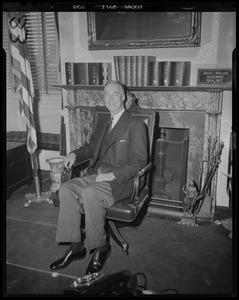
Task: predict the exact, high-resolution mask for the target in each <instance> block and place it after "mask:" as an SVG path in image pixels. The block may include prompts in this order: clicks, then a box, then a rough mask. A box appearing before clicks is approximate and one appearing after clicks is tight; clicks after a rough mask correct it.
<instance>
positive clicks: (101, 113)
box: [94, 102, 157, 187]
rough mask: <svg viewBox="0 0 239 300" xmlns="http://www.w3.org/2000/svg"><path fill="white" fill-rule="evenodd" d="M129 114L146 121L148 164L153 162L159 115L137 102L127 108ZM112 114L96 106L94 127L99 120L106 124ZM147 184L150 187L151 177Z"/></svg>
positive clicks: (103, 107)
mask: <svg viewBox="0 0 239 300" xmlns="http://www.w3.org/2000/svg"><path fill="white" fill-rule="evenodd" d="M127 110H128V111H129V113H130V114H131V115H133V116H135V117H137V118H140V119H142V120H143V121H144V123H145V124H146V126H147V129H148V131H147V132H148V153H149V159H148V163H149V162H152V160H153V147H154V132H155V124H156V122H157V113H156V112H155V110H153V109H144V108H141V107H139V106H138V105H137V104H136V103H135V102H132V104H131V106H130V107H128V108H127ZM109 114H110V112H109V111H108V109H107V108H106V107H105V106H96V111H95V118H94V125H95V124H97V121H98V119H103V120H105V122H107V120H108V116H109ZM146 184H147V186H148V187H149V176H147V180H146Z"/></svg>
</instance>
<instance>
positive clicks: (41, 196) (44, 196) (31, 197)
mask: <svg viewBox="0 0 239 300" xmlns="http://www.w3.org/2000/svg"><path fill="white" fill-rule="evenodd" d="M31 159H32V164H33V171H34V182H35V187H36V193H35V194H34V193H33V194H26V195H25V198H26V200H27V202H26V203H25V204H24V207H28V206H29V205H30V204H31V203H39V202H43V201H46V202H48V203H49V204H52V203H53V201H52V200H50V195H51V192H50V191H48V192H44V193H41V189H40V180H39V176H38V171H37V162H36V154H35V153H33V154H31Z"/></svg>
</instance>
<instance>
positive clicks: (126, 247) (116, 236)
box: [108, 221, 129, 255]
mask: <svg viewBox="0 0 239 300" xmlns="http://www.w3.org/2000/svg"><path fill="white" fill-rule="evenodd" d="M108 224H109V226H110V229H111V233H112V237H113V239H114V240H115V241H116V243H117V244H118V245H119V246H120V247H121V249H122V250H123V252H124V253H125V254H126V255H128V254H129V251H128V250H129V244H128V243H127V242H126V241H125V240H124V238H123V237H122V235H121V234H120V232H119V230H118V228H117V227H116V226H115V224H114V223H113V222H112V221H108Z"/></svg>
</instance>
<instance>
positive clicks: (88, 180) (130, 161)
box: [50, 81, 148, 275]
mask: <svg viewBox="0 0 239 300" xmlns="http://www.w3.org/2000/svg"><path fill="white" fill-rule="evenodd" d="M124 101H125V91H124V87H123V85H122V84H121V83H120V82H116V81H108V82H107V83H106V85H105V87H104V102H105V106H106V107H107V109H108V110H109V111H110V115H111V118H110V119H112V118H113V121H112V124H111V127H109V125H107V123H105V122H102V121H99V123H98V124H97V125H96V126H95V129H94V133H93V134H92V136H91V138H90V141H89V143H86V144H85V145H84V146H83V147H80V148H79V149H77V150H75V151H72V152H70V153H69V154H68V156H67V157H66V158H65V162H64V163H65V166H66V167H69V168H71V167H72V165H73V164H74V162H75V160H77V158H87V157H93V165H92V167H91V169H90V171H89V172H88V174H87V175H86V176H83V177H80V178H78V177H77V178H73V179H71V180H69V181H68V182H65V183H63V184H62V185H61V187H60V189H59V199H60V208H59V217H58V226H57V233H56V242H70V244H71V246H70V249H69V250H68V251H67V253H66V254H65V255H64V256H63V257H62V258H60V259H58V260H57V261H55V262H54V263H52V264H51V266H50V269H52V270H57V269H61V268H64V267H66V266H68V265H69V264H70V263H71V262H72V261H75V260H80V259H83V258H84V257H85V256H86V249H87V250H88V251H91V250H92V251H93V250H94V253H93V255H92V258H91V260H90V263H89V265H88V267H87V270H86V274H87V275H88V274H92V273H95V272H99V271H100V270H101V269H102V268H103V266H104V264H105V262H106V260H107V258H108V257H109V255H110V252H111V247H110V244H109V243H107V240H106V232H105V228H104V225H105V214H106V209H107V208H108V207H110V206H112V205H113V204H114V203H115V202H116V201H120V200H122V199H125V198H127V197H130V196H131V193H132V190H133V179H134V175H135V174H136V173H137V171H139V170H140V169H141V168H143V167H144V166H145V165H146V164H147V161H148V152H147V151H148V150H147V149H148V145H147V131H146V126H145V124H144V122H143V121H142V120H140V119H138V118H136V117H134V116H132V115H130V113H129V112H128V111H127V110H126V109H125V108H124ZM80 205H81V206H83V208H84V212H85V233H86V247H85V246H84V245H83V241H81V231H80V224H81V213H80V210H79V207H80Z"/></svg>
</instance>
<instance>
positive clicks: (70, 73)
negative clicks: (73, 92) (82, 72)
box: [65, 62, 74, 85]
mask: <svg viewBox="0 0 239 300" xmlns="http://www.w3.org/2000/svg"><path fill="white" fill-rule="evenodd" d="M65 71H66V84H67V85H73V84H74V63H73V62H66V63H65Z"/></svg>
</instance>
